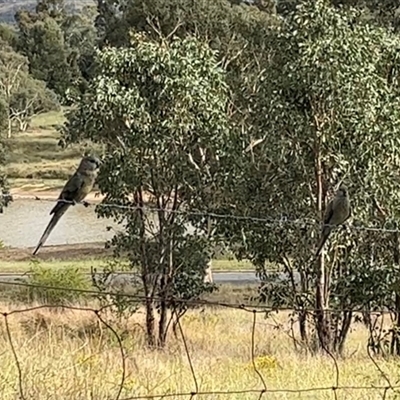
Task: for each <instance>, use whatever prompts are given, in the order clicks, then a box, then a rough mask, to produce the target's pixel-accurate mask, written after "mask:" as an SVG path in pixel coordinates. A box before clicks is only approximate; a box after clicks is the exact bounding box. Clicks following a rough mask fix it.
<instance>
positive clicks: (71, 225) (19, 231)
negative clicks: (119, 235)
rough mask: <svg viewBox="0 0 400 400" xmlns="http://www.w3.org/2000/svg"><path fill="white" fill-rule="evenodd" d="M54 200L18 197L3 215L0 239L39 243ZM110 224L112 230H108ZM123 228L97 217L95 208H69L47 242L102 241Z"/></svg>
mask: <svg viewBox="0 0 400 400" xmlns="http://www.w3.org/2000/svg"><path fill="white" fill-rule="evenodd" d="M54 205H55V201H54V202H52V201H39V200H26V199H16V200H14V201H13V202H12V203H11V204H10V205H9V207H7V208H6V209H5V211H4V213H3V214H0V241H2V242H3V243H4V244H5V245H6V246H12V247H21V248H24V247H33V246H36V245H37V243H38V241H39V239H40V237H41V235H42V234H43V232H44V230H45V229H46V226H47V224H48V223H49V221H50V219H51V216H50V215H49V212H50V211H51V209H52V208H53V207H54ZM107 226H111V227H112V229H111V231H108V230H107ZM120 229H121V227H120V226H119V225H118V224H116V223H114V222H113V221H112V220H108V219H105V218H98V217H97V215H96V213H95V211H94V207H92V206H91V207H84V206H83V205H81V204H78V205H76V206H72V207H70V208H69V209H68V210H67V212H66V213H65V214H64V215H63V217H62V218H61V219H60V221H59V222H58V224H57V225H56V227H55V228H54V230H53V232H52V233H51V234H50V237H49V238H48V240H47V242H46V245H59V244H76V243H90V242H101V241H104V242H105V241H106V240H108V239H111V238H112V237H113V236H114V234H115V232H116V231H119V230H120Z"/></svg>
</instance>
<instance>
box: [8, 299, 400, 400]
mask: <svg viewBox="0 0 400 400" xmlns="http://www.w3.org/2000/svg"><path fill="white" fill-rule="evenodd" d="M16 309H19V306H17V305H5V304H1V305H0V310H1V312H10V311H12V310H16ZM101 315H102V318H104V320H105V321H107V322H108V323H109V324H110V325H111V326H112V327H113V328H114V329H115V331H116V332H117V334H118V335H119V336H120V337H121V338H122V341H123V342H122V344H123V349H124V352H125V379H124V384H123V389H122V393H121V396H120V399H130V398H136V396H150V395H151V394H161V395H162V394H169V396H168V398H170V399H179V398H180V397H178V396H174V393H179V392H184V393H190V392H192V391H195V390H196V384H195V381H194V378H193V374H192V372H191V370H190V367H189V363H188V356H187V353H186V351H185V348H184V344H183V340H182V338H181V337H180V334H179V331H178V336H177V337H176V338H175V337H174V336H173V335H171V336H170V340H169V343H168V346H167V348H166V349H164V350H162V351H161V350H160V351H157V350H152V351H151V350H149V349H148V348H146V346H145V339H144V334H143V324H144V317H143V313H142V312H138V313H137V314H136V315H135V316H133V317H132V318H130V319H127V320H123V321H121V322H119V323H117V322H116V321H115V319H113V317H112V316H111V315H109V314H107V313H102V314H101ZM286 321H287V315H286V314H284V313H281V314H279V315H277V316H275V317H270V318H268V319H264V318H263V317H262V316H261V315H260V316H259V317H258V319H257V320H256V323H255V330H254V362H255V365H256V367H257V370H258V372H259V374H260V375H261V376H262V378H263V380H264V381H265V384H266V388H267V389H268V390H271V391H272V392H271V393H266V394H264V396H263V397H262V398H265V399H268V400H286V399H290V400H292V399H319V400H325V399H326V400H331V399H334V398H335V397H334V394H333V391H332V390H329V389H328V390H325V391H322V390H321V391H309V392H307V391H305V392H302V393H298V392H296V390H304V389H311V388H321V387H327V388H330V387H332V386H335V385H336V384H337V383H338V385H339V387H343V386H347V387H348V386H351V387H356V388H358V389H353V390H350V389H339V390H337V392H336V395H337V397H336V398H337V399H343V400H344V399H347V400H356V399H357V400H367V399H371V400H372V399H382V395H383V390H382V389H374V388H372V387H370V386H375V387H376V386H387V385H388V383H387V381H386V380H385V379H384V378H383V377H382V373H381V372H380V371H379V370H378V368H377V367H376V366H375V365H374V363H373V362H372V361H371V359H370V358H369V357H368V355H367V354H366V349H365V344H366V339H367V331H366V330H365V329H364V328H362V327H361V326H360V325H355V329H354V330H353V331H352V332H351V335H350V338H349V342H348V346H347V350H346V354H345V357H344V358H342V359H339V360H338V361H337V362H338V368H339V377H338V378H339V380H338V382H337V381H336V379H337V375H336V372H335V368H334V363H333V361H332V359H331V358H330V357H327V356H322V355H321V356H316V357H312V356H309V355H306V354H301V353H299V352H296V351H295V350H294V349H293V344H292V342H291V339H290V338H289V336H288V334H287V329H288V326H287V324H286ZM7 322H8V328H9V333H8V332H7V329H6V326H5V323H4V319H3V320H2V322H1V325H0V331H1V335H0V345H1V348H2V349H3V350H2V352H1V354H0V363H1V366H2V368H1V373H0V392H1V393H2V396H1V398H2V399H4V400H14V399H15V398H17V397H19V393H20V391H21V390H22V391H23V394H24V396H25V397H24V398H26V399H30V398H35V399H53V398H54V399H55V398H57V399H59V400H64V399H65V400H67V399H68V400H70V399H71V400H72V399H74V400H77V399H89V398H92V399H114V398H116V395H117V393H118V390H119V387H120V384H121V374H122V367H121V365H122V364H121V363H122V359H121V351H120V347H119V345H118V340H117V339H116V337H115V334H113V333H112V332H111V331H110V330H109V329H108V328H107V327H106V326H105V325H103V324H101V323H99V321H98V319H97V317H96V316H95V315H94V313H93V312H90V311H79V310H75V311H70V310H67V311H64V312H61V311H55V310H52V311H51V310H46V309H40V310H36V311H28V312H22V313H18V314H12V315H8V316H7ZM253 323H254V321H253V315H252V313H251V312H246V311H240V310H237V309H216V308H213V309H205V310H204V311H189V312H188V313H187V315H185V316H184V318H183V321H182V330H183V332H184V337H185V340H186V344H187V347H188V352H189V354H190V361H191V363H192V365H193V370H194V374H195V377H196V383H197V385H198V390H199V391H201V392H218V391H221V392H227V391H244V390H258V389H260V390H261V389H263V388H264V384H263V382H262V380H261V378H260V376H259V375H258V374H257V373H256V371H255V369H254V367H253V363H252V352H251V343H252V331H253ZM281 324H282V325H281ZM279 326H280V327H279ZM277 327H279V328H277ZM9 337H11V340H12V344H13V347H14V349H15V355H16V357H17V359H18V362H19V365H20V371H21V377H20V378H19V376H18V369H17V366H16V360H15V355H13V352H12V349H11V347H10V341H9ZM377 363H378V364H379V367H380V369H381V370H382V371H384V373H385V374H386V376H387V377H388V379H389V380H390V381H391V383H392V384H393V385H394V384H395V382H396V380H397V379H398V370H399V365H398V361H396V360H387V361H384V360H377ZM364 386H367V387H370V388H369V389H368V390H367V389H360V388H359V387H364ZM274 390H283V392H277V393H274V392H273V391H274ZM285 390H292V391H293V392H285ZM148 398H152V397H148ZM181 398H185V399H186V398H187V399H189V398H190V395H187V396H184V397H181ZM194 398H198V399H202V400H203V399H205V400H214V399H230V400H254V399H258V398H259V393H240V394H230V395H227V394H225V395H223V394H220V395H215V394H212V393H209V394H205V395H202V396H197V397H194ZM385 398H386V399H394V398H395V397H394V396H393V393H392V392H391V391H390V390H389V391H388V392H387V395H386V397H385Z"/></svg>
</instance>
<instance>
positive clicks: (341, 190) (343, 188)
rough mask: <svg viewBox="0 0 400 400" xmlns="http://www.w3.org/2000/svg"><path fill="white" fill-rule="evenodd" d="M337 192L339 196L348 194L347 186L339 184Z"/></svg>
mask: <svg viewBox="0 0 400 400" xmlns="http://www.w3.org/2000/svg"><path fill="white" fill-rule="evenodd" d="M337 194H338V195H339V196H343V197H347V194H348V190H347V186H346V185H344V184H343V183H342V184H340V186H339V189H338V191H337Z"/></svg>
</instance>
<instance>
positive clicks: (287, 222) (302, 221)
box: [12, 195, 400, 233]
mask: <svg viewBox="0 0 400 400" xmlns="http://www.w3.org/2000/svg"><path fill="white" fill-rule="evenodd" d="M12 197H13V199H14V200H33V201H41V202H51V203H54V202H55V201H60V202H63V203H66V204H71V205H76V204H82V205H84V206H85V207H95V206H97V207H100V208H111V209H121V210H130V211H138V210H143V211H147V212H154V213H155V212H158V211H165V212H168V213H171V214H177V215H185V216H192V217H195V216H197V217H204V218H212V219H215V220H223V219H224V220H236V221H247V222H257V223H261V224H263V225H264V226H265V227H281V226H306V225H307V226H316V227H320V226H321V222H320V221H318V220H317V219H314V218H304V217H298V218H289V217H287V216H281V217H280V218H276V217H260V216H255V215H236V214H227V213H223V214H222V213H214V212H205V211H200V210H198V211H197V210H185V209H184V208H182V209H172V208H168V207H165V208H159V207H155V206H152V205H144V206H139V205H131V204H129V205H126V204H117V203H107V202H101V203H100V202H89V201H85V200H84V201H81V202H73V201H67V200H56V199H54V198H46V197H39V196H29V195H13V196H12ZM387 220H388V222H385V224H384V226H374V225H363V224H360V223H349V222H347V223H346V224H345V226H346V227H347V229H349V230H354V231H365V232H380V233H399V232H400V228H388V227H386V226H385V225H386V224H388V223H389V224H393V221H391V220H390V219H389V218H387ZM325 226H331V227H335V225H325Z"/></svg>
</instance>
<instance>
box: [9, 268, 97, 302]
mask: <svg viewBox="0 0 400 400" xmlns="http://www.w3.org/2000/svg"><path fill="white" fill-rule="evenodd" d="M24 282H27V283H29V284H31V285H35V286H41V287H26V288H25V289H26V290H22V291H20V292H19V293H18V295H17V297H18V299H19V300H22V301H28V302H39V303H46V304H52V305H66V304H70V303H76V302H78V301H80V302H81V301H83V300H86V299H87V298H88V295H87V294H86V293H82V292H79V291H74V290H68V289H78V290H89V289H91V288H92V285H91V283H90V280H89V279H88V278H87V277H86V276H85V275H84V274H83V273H82V271H80V270H79V269H78V268H76V267H74V266H73V265H71V266H68V267H65V268H62V269H61V268H60V269H55V268H45V267H43V266H41V265H40V264H39V263H34V265H33V267H32V269H31V271H30V273H29V278H28V279H26V280H24ZM44 287H51V288H49V289H46V288H44ZM52 288H53V289H52ZM55 288H63V289H67V290H58V289H55Z"/></svg>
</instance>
